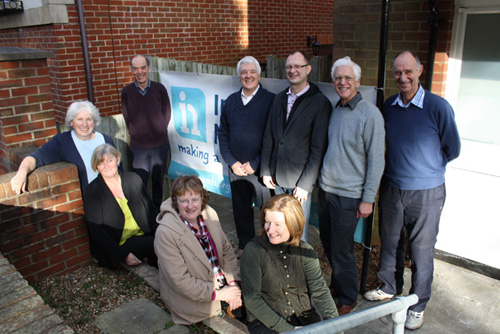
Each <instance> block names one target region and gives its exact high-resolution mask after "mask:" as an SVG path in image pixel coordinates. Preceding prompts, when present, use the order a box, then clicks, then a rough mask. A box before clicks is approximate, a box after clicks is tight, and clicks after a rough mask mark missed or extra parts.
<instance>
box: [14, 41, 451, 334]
mask: <svg viewBox="0 0 500 334" xmlns="http://www.w3.org/2000/svg"><path fill="white" fill-rule="evenodd" d="M285 69H286V75H287V79H288V81H289V83H290V86H289V87H288V88H287V89H285V90H284V91H282V92H280V93H278V94H277V95H275V94H273V93H271V92H269V91H267V90H266V89H265V88H264V87H263V86H262V85H261V84H260V82H259V81H260V73H261V68H260V65H259V62H258V61H257V60H256V59H255V58H254V57H251V56H247V57H244V58H243V59H241V60H240V61H239V62H238V65H237V73H238V77H239V80H240V82H241V86H242V87H241V89H240V90H239V91H237V92H235V93H234V94H232V95H230V96H229V97H228V99H227V100H226V102H225V104H224V106H223V109H222V114H221V122H220V129H219V132H218V136H219V145H220V152H221V154H222V157H223V158H224V161H225V162H226V163H227V164H228V170H229V180H230V185H231V192H232V204H233V212H234V221H235V226H236V231H237V236H238V240H239V244H238V249H237V250H236V251H233V249H232V246H231V244H230V242H229V241H228V239H227V237H226V235H225V234H224V232H223V230H222V228H221V225H220V222H219V218H218V216H217V213H216V212H215V210H214V209H212V208H211V207H210V206H209V205H208V204H207V203H208V199H209V196H208V192H207V191H206V190H205V189H204V187H203V184H202V182H201V181H200V179H199V178H198V177H196V176H194V175H187V176H181V177H178V178H177V179H176V180H175V181H174V183H173V186H172V192H171V196H170V198H168V199H167V200H166V201H163V202H162V200H163V175H164V173H165V170H166V164H167V159H168V152H169V144H168V136H167V125H168V122H169V120H170V101H169V97H168V93H167V91H166V89H165V88H164V86H163V85H161V84H159V83H156V82H153V81H151V80H149V76H148V74H149V71H150V65H149V60H148V59H147V58H146V57H145V56H142V55H138V56H135V57H134V58H133V59H132V61H131V70H132V73H133V75H134V78H135V80H134V82H133V83H131V84H130V85H128V86H126V87H125V88H124V89H123V91H122V111H123V115H124V118H125V122H126V124H127V127H128V130H129V133H130V136H131V142H130V149H131V153H132V170H133V172H126V171H124V168H123V167H122V166H121V155H120V153H119V152H118V150H117V149H116V148H115V147H114V146H113V141H112V139H111V138H109V137H108V136H106V135H104V134H101V133H99V132H97V131H95V129H94V127H95V126H96V125H98V124H99V122H100V118H99V113H98V111H97V109H96V108H95V106H94V105H93V104H92V103H90V102H74V103H72V104H71V106H70V107H69V109H68V112H67V116H66V124H67V125H68V126H70V127H71V130H70V131H68V132H64V133H61V134H58V135H56V136H54V137H53V138H52V139H51V140H50V141H49V142H47V143H46V144H45V145H44V146H42V147H41V148H40V149H38V150H37V151H36V152H34V153H33V154H31V155H30V156H28V157H26V158H25V159H24V160H23V161H22V163H21V165H20V167H19V170H18V172H17V173H16V175H15V176H14V177H13V178H12V180H11V184H12V188H13V190H14V191H15V192H16V193H21V192H23V191H26V180H27V175H28V174H29V173H30V172H31V171H33V170H34V169H35V168H37V167H40V166H43V165H46V164H50V163H54V162H59V161H66V162H70V163H74V164H75V165H77V167H78V174H79V178H80V184H81V190H82V194H83V199H84V211H85V217H86V220H87V224H88V229H89V235H90V248H91V252H92V255H93V256H94V258H96V259H97V261H98V262H99V264H100V265H102V266H105V267H109V268H115V267H116V266H118V265H119V263H121V262H125V263H126V264H128V265H131V266H133V265H138V264H140V263H141V262H142V261H144V260H145V259H147V261H148V262H149V263H150V264H151V265H153V266H157V267H158V268H159V272H160V288H161V289H160V290H161V296H162V299H163V301H164V302H165V304H166V306H167V307H168V308H169V310H170V311H171V314H172V319H173V321H174V322H175V323H178V324H191V323H195V322H198V321H201V320H203V319H206V318H208V317H211V316H214V315H221V314H223V313H224V312H227V313H229V314H230V315H233V314H240V313H246V320H247V326H248V328H249V330H250V332H251V333H276V332H283V331H287V330H291V329H294V328H296V327H300V326H304V325H307V324H310V323H314V322H317V321H320V320H321V319H329V318H332V317H335V316H337V315H343V314H346V313H349V312H350V311H351V310H352V309H353V308H354V307H355V306H356V303H357V296H358V278H357V269H356V263H355V258H354V233H355V230H356V226H357V222H358V220H359V219H360V218H366V217H368V216H370V215H371V214H372V213H373V207H374V202H375V198H376V195H377V192H378V191H379V186H380V194H379V224H380V237H381V242H382V248H381V262H380V268H379V273H378V277H379V279H380V281H381V282H382V285H381V286H380V287H379V288H377V289H375V290H372V291H368V292H366V293H365V294H364V297H365V298H366V299H368V300H384V299H388V298H392V297H393V296H395V295H398V294H401V293H402V287H403V271H404V265H405V254H406V251H405V246H406V238H408V245H409V247H410V248H409V255H410V259H411V261H412V288H411V290H410V292H411V293H415V294H417V296H418V297H419V302H418V303H417V304H416V305H414V306H412V307H410V309H409V311H408V315H407V321H406V327H407V328H410V329H417V328H420V327H421V326H422V324H423V314H424V310H425V307H426V305H427V303H428V301H429V299H430V294H431V283H432V276H433V255H434V245H435V243H436V236H437V233H438V227H439V219H440V214H441V210H442V208H443V205H444V200H445V184H444V173H445V168H446V164H447V163H448V162H449V161H451V160H453V159H454V158H456V157H458V155H459V153H460V139H459V135H458V131H457V128H456V124H455V121H454V114H453V110H452V108H451V106H450V105H449V104H448V103H447V102H446V101H445V100H444V99H443V98H441V97H438V96H436V95H434V94H432V93H430V92H429V91H426V90H425V89H423V87H422V86H421V85H420V83H419V76H420V75H421V73H422V70H423V66H422V65H421V64H420V60H419V58H418V56H417V55H416V54H415V53H413V52H411V51H403V52H401V53H400V54H398V55H397V56H396V57H395V58H394V60H393V63H392V69H393V74H394V78H395V81H396V84H397V86H398V88H399V90H400V91H399V93H398V94H396V95H394V96H392V97H390V98H388V99H387V101H386V102H385V104H384V108H383V111H382V113H380V111H379V110H378V109H377V108H376V107H375V106H374V105H373V104H371V103H369V102H367V101H366V100H364V99H363V97H362V96H361V93H360V92H359V91H358V88H359V86H360V79H361V68H360V67H359V65H357V64H356V63H354V62H353V61H352V60H351V59H350V58H349V57H344V58H341V59H338V60H337V61H336V62H335V63H334V64H333V66H332V70H331V78H332V84H333V86H334V88H335V91H336V92H337V94H338V96H339V97H340V100H339V101H338V103H337V104H336V105H335V106H334V107H333V108H332V105H331V103H330V101H329V99H328V98H327V97H326V96H325V95H324V94H323V93H322V92H321V91H320V89H319V88H318V86H317V85H315V84H314V83H312V82H309V81H308V80H307V76H308V74H309V73H310V71H311V65H310V63H309V59H308V57H307V55H306V54H305V53H303V52H301V51H294V52H292V53H291V54H290V55H289V56H288V58H287V60H286V65H285ZM149 177H151V181H152V182H151V183H152V199H151V197H150V196H149V195H148V192H147V185H148V178H149ZM316 184H318V185H319V193H318V217H319V227H320V238H321V242H322V245H323V248H324V250H325V254H326V256H327V258H328V260H329V262H330V264H331V266H332V276H331V283H330V286H329V287H328V286H327V284H326V282H325V280H324V279H323V275H322V271H321V268H320V265H319V260H318V257H317V255H316V253H315V252H314V250H313V248H312V247H311V246H310V245H309V244H308V243H307V226H308V220H309V217H310V210H311V202H312V191H313V188H314V186H315V185H316ZM254 203H257V204H258V205H259V206H260V207H261V214H260V224H261V227H262V231H260V232H259V233H257V235H256V232H255V229H254V216H253V208H252V206H253V204H254ZM237 258H241V263H240V269H238V264H237ZM240 270H241V275H240ZM335 301H336V302H335ZM243 309H244V312H243Z"/></svg>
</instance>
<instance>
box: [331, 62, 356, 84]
mask: <svg viewBox="0 0 500 334" xmlns="http://www.w3.org/2000/svg"><path fill="white" fill-rule="evenodd" d="M340 66H350V67H351V68H352V71H353V72H354V76H355V77H356V80H359V79H361V67H360V66H359V65H358V64H356V63H355V62H353V61H352V60H351V57H349V56H345V57H344V58H339V59H337V60H336V61H335V63H333V65H332V72H331V74H330V75H331V77H332V80H335V78H334V77H333V76H334V75H335V70H336V69H337V67H340Z"/></svg>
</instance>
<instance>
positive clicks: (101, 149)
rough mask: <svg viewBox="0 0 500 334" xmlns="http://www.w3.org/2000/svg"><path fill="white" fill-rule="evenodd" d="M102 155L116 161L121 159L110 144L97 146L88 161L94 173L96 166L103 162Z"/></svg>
mask: <svg viewBox="0 0 500 334" xmlns="http://www.w3.org/2000/svg"><path fill="white" fill-rule="evenodd" d="M104 155H112V156H114V157H115V158H116V159H121V157H122V155H121V154H120V152H119V151H118V150H117V149H116V148H115V147H114V146H113V145H111V144H108V143H105V144H101V145H99V146H97V147H96V148H95V150H94V153H92V158H91V159H90V165H91V167H92V169H93V170H94V172H97V166H98V165H99V164H100V163H101V162H102V161H103V160H104Z"/></svg>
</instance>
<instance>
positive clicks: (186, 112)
mask: <svg viewBox="0 0 500 334" xmlns="http://www.w3.org/2000/svg"><path fill="white" fill-rule="evenodd" d="M160 80H161V83H162V84H163V85H164V86H165V87H166V88H167V91H168V94H169V96H170V101H171V103H172V118H171V121H170V123H169V125H168V137H169V140H170V149H171V151H172V161H171V162H170V167H169V169H168V176H169V178H171V179H176V178H177V177H178V176H181V175H187V174H195V175H198V177H199V178H200V179H201V180H202V182H203V185H204V186H205V189H207V190H208V191H211V192H214V193H217V194H220V195H223V196H227V197H230V196H231V189H230V186H229V179H228V176H227V168H228V167H227V165H226V163H225V162H224V161H223V159H222V156H221V155H220V152H219V144H218V138H217V131H218V129H219V124H220V114H221V111H222V106H223V105H224V101H225V99H226V98H227V97H228V96H229V95H231V94H232V93H234V92H235V91H237V90H239V89H240V87H241V85H240V82H239V80H238V78H237V77H235V76H228V75H212V74H198V73H186V72H168V71H161V72H160ZM260 82H261V83H262V86H263V87H264V88H266V89H267V90H269V91H271V92H273V93H279V92H281V91H283V90H284V89H286V88H287V87H288V86H289V84H288V81H287V80H279V79H264V78H263V79H261V81H260ZM317 84H318V86H319V88H320V90H321V91H322V92H323V94H325V95H326V96H327V97H328V98H329V99H330V101H331V102H332V104H333V105H335V104H336V103H337V101H338V99H339V98H338V96H337V93H336V92H335V89H334V88H333V86H332V85H331V84H329V83H317ZM359 91H360V92H361V93H362V94H363V98H364V99H366V100H368V101H371V102H372V103H373V104H375V101H376V90H375V89H374V87H372V86H361V87H360V88H359Z"/></svg>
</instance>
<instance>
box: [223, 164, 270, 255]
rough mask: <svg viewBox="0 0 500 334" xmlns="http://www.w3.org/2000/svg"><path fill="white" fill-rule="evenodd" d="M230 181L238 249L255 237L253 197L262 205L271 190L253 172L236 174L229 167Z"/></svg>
mask: <svg viewBox="0 0 500 334" xmlns="http://www.w3.org/2000/svg"><path fill="white" fill-rule="evenodd" d="M229 181H230V182H231V200H232V203H233V214H234V224H235V226H236V234H237V235H238V240H239V245H238V247H239V249H243V248H245V246H246V244H247V243H249V242H250V240H252V239H253V237H255V228H254V214H253V208H252V206H253V199H254V197H255V200H256V202H257V204H258V205H259V206H260V207H262V205H263V204H264V203H265V201H267V200H268V199H269V198H270V197H271V191H270V190H269V189H268V188H267V187H266V186H264V185H263V184H262V183H261V182H260V180H259V178H258V177H257V175H255V173H254V174H253V175H248V176H238V175H236V174H234V173H233V171H232V170H231V167H229Z"/></svg>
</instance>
